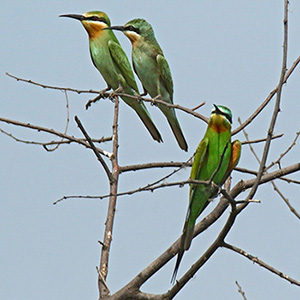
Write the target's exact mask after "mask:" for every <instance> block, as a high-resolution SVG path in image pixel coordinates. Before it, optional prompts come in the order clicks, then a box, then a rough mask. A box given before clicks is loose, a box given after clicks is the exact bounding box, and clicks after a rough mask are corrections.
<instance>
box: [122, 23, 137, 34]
mask: <svg viewBox="0 0 300 300" xmlns="http://www.w3.org/2000/svg"><path fill="white" fill-rule="evenodd" d="M125 30H128V31H134V32H136V33H138V34H140V30H139V29H138V28H135V27H133V26H132V25H129V26H126V27H125Z"/></svg>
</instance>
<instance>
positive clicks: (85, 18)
mask: <svg viewBox="0 0 300 300" xmlns="http://www.w3.org/2000/svg"><path fill="white" fill-rule="evenodd" d="M60 17H68V18H73V19H76V20H79V21H80V22H81V24H82V25H83V27H84V28H85V30H86V31H87V33H88V36H89V46H90V54H91V58H92V61H93V64H94V65H95V67H96V68H97V69H98V71H99V72H100V73H101V75H102V76H103V78H104V80H105V81H106V83H107V89H106V90H110V89H111V88H112V89H113V90H116V89H117V88H118V87H122V89H123V92H124V93H125V94H129V95H132V96H138V95H139V91H138V87H137V84H136V81H135V79H134V74H133V71H132V68H131V66H130V63H129V60H128V58H127V56H126V54H125V52H124V50H123V49H122V47H121V45H120V43H119V41H118V40H117V38H116V36H115V34H114V33H113V32H112V31H111V30H103V29H105V28H107V27H109V26H110V25H111V24H110V20H109V18H108V16H107V15H106V14H105V13H104V12H102V11H91V12H87V13H85V14H83V15H76V14H67V15H60ZM121 98H122V99H123V100H124V101H125V103H126V104H128V105H129V106H130V107H131V108H133V109H134V110H135V111H136V113H137V114H138V116H139V117H140V119H141V120H142V122H143V123H144V125H145V126H146V128H147V129H148V131H149V133H150V134H151V136H152V137H153V139H154V140H156V141H157V142H162V138H161V135H160V133H159V131H158V130H157V128H156V127H155V125H154V123H153V121H152V119H151V117H150V115H149V112H148V110H147V108H146V106H145V104H144V103H143V102H142V101H137V100H135V99H132V98H129V97H125V96H122V97H121Z"/></svg>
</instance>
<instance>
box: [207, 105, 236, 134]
mask: <svg viewBox="0 0 300 300" xmlns="http://www.w3.org/2000/svg"><path fill="white" fill-rule="evenodd" d="M231 124H232V113H231V110H230V109H229V108H227V107H225V106H222V105H216V104H214V108H213V109H212V111H211V115H210V119H209V126H211V127H212V128H213V129H214V130H215V131H216V132H218V133H221V132H223V131H227V130H230V129H231Z"/></svg>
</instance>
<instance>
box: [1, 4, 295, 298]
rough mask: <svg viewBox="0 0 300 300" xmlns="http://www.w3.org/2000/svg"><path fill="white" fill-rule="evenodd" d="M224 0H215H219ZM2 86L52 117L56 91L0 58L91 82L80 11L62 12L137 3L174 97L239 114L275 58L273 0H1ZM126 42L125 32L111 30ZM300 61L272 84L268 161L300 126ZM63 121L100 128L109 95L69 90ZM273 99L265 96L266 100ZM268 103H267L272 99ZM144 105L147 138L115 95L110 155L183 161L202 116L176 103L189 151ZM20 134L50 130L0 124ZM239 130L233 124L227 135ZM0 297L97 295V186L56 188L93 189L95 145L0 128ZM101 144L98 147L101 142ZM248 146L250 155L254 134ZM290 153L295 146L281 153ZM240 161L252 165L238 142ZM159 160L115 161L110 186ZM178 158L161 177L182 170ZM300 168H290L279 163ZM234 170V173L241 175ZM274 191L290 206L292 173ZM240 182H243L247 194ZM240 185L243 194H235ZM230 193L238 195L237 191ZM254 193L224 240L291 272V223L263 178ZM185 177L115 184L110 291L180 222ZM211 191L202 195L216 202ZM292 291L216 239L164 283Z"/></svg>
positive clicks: (197, 290)
mask: <svg viewBox="0 0 300 300" xmlns="http://www.w3.org/2000/svg"><path fill="white" fill-rule="evenodd" d="M225 2H226V3H225ZM1 7H2V14H1V18H0V26H1V29H2V30H1V32H2V34H1V41H2V42H1V44H0V54H1V57H2V60H1V65H0V88H1V101H0V108H1V109H0V111H1V117H6V118H11V119H16V120H20V121H23V122H30V123H32V124H38V125H41V126H45V127H50V128H54V129H56V130H59V131H63V130H64V126H65V119H66V109H65V97H64V94H63V93H61V92H58V91H52V90H44V89H41V88H39V87H34V86H32V85H28V84H25V83H20V82H16V81H15V80H13V79H11V78H9V77H7V76H6V75H5V72H9V73H12V74H14V75H17V76H20V77H23V78H27V79H32V80H35V81H38V82H41V83H45V84H49V85H58V86H64V87H73V88H78V89H96V90H100V89H103V88H105V87H106V84H105V83H104V81H103V79H102V78H101V76H100V74H98V72H97V70H96V69H95V68H94V66H93V65H92V63H91V61H90V57H89V52H88V43H87V35H86V32H85V31H84V29H83V28H82V26H81V25H80V23H79V22H78V21H75V20H71V19H60V18H58V16H59V15H60V14H66V13H84V12H86V11H90V10H103V11H105V12H106V13H107V14H108V15H109V17H110V18H111V22H112V24H114V25H122V24H124V23H125V22H126V21H128V20H130V19H133V18H136V17H141V18H145V19H146V20H148V21H149V22H150V23H151V24H152V25H153V27H154V30H155V34H156V37H157V39H158V41H159V43H160V45H161V47H162V48H163V50H164V53H165V57H166V58H167V60H168V62H169V64H170V67H171V70H172V74H173V80H174V88H175V94H174V102H175V103H178V104H181V105H184V106H187V107H190V108H192V107H195V106H197V105H198V104H200V103H201V102H202V101H206V105H205V106H204V107H203V108H201V109H200V110H199V112H200V113H202V114H204V115H206V116H209V113H210V110H211V107H212V104H213V103H216V104H222V105H226V106H228V107H230V108H231V110H232V112H233V122H234V124H233V127H234V128H235V127H236V126H237V124H238V123H237V118H238V117H241V119H242V120H245V119H246V118H247V117H248V116H249V115H250V114H251V113H252V111H254V110H255V109H256V107H257V106H258V105H259V104H260V103H261V102H262V101H263V100H264V99H265V97H266V96H267V95H268V94H269V92H270V91H271V90H272V89H273V88H274V87H275V86H276V85H277V82H278V80H279V73H280V69H281V63H282V62H281V59H282V40H283V25H282V24H283V23H282V20H283V1H279V0H276V1H274V0H265V1H258V0H252V1H235V0H234V1H185V2H183V1H170V0H166V1H148V0H145V1H78V0H75V1H74V0H73V1H69V0H67V1H36V0H34V1H7V0H4V1H2V4H1ZM289 21H290V22H289V49H288V50H289V54H288V66H291V64H292V62H293V61H294V60H295V59H296V58H297V57H298V56H299V55H300V40H299V32H300V3H299V1H295V0H292V1H290V15H289ZM117 37H118V38H119V40H120V42H121V44H122V46H123V47H124V49H125V50H126V52H127V53H128V55H129V56H130V43H129V41H128V39H127V38H125V37H124V36H123V35H122V33H120V32H118V33H117ZM299 80H300V72H299V69H297V70H296V71H295V73H294V74H293V75H292V77H291V78H290V80H289V82H288V84H287V85H286V86H285V87H284V91H283V99H282V105H281V109H282V112H281V113H280V115H279V119H278V124H277V126H276V129H275V132H276V133H285V135H284V137H283V138H282V139H281V140H277V141H274V142H273V143H272V150H271V156H270V158H269V160H268V162H269V163H270V162H272V161H274V160H276V159H277V158H278V156H279V155H280V153H282V152H283V151H284V150H285V149H286V147H287V145H289V144H290V143H291V142H292V140H293V138H294V137H295V132H296V131H299V127H300V121H299V109H300V106H299V94H300V89H299ZM68 95H69V101H70V118H71V120H70V129H69V134H71V135H74V136H77V137H81V133H80V132H79V130H78V129H77V127H76V125H75V123H74V115H78V116H79V118H80V119H81V120H82V122H83V124H84V125H85V127H86V129H87V130H88V131H89V133H90V135H92V136H93V137H101V136H103V135H104V136H108V135H110V133H111V118H112V114H113V105H112V103H111V102H109V101H101V102H99V103H98V104H95V105H93V107H92V108H91V109H90V110H89V111H85V108H84V105H85V103H86V102H87V100H89V99H90V98H92V96H89V95H77V94H71V93H69V94H68ZM273 103H274V102H273ZM272 105H273V104H272ZM148 107H149V111H150V113H151V115H152V117H153V119H154V121H155V123H156V124H157V127H158V128H159V130H160V132H161V133H162V135H163V139H164V144H158V143H155V142H154V141H153V140H152V139H151V137H150V136H149V134H148V133H147V132H146V130H145V129H144V128H143V126H142V125H141V123H140V121H139V119H138V118H136V116H135V114H134V113H133V112H132V111H131V109H130V108H129V107H127V106H126V105H125V104H124V103H123V102H122V103H121V108H120V130H119V134H120V149H119V150H120V158H119V162H120V164H121V165H127V164H135V163H142V162H152V161H184V160H187V159H188V158H189V157H190V156H191V155H192V154H193V152H194V151H195V149H196V146H197V144H198V143H199V141H200V140H201V138H202V136H203V134H204V132H205V128H206V125H205V124H204V123H203V122H202V121H201V120H198V119H196V118H193V117H191V116H189V115H187V114H185V113H183V112H178V113H177V114H178V118H179V120H180V123H181V125H182V129H183V131H184V133H185V136H186V139H187V141H188V144H189V151H188V153H185V152H183V151H181V150H180V149H179V147H178V146H177V143H176V141H175V139H174V137H173V135H172V134H171V131H170V129H169V127H168V124H167V122H166V121H165V119H164V117H163V116H162V114H161V112H160V111H159V110H158V109H156V108H154V107H151V106H148ZM271 113H272V107H271V106H270V107H269V108H268V109H266V111H265V112H263V113H262V115H261V116H260V117H259V118H257V120H255V122H254V123H253V125H252V126H251V127H250V128H248V129H247V131H248V133H249V135H250V138H252V139H254V138H263V137H265V136H266V131H267V128H268V126H269V120H270V115H271ZM0 128H2V129H4V130H6V131H8V132H10V133H13V134H14V135H16V136H17V137H19V138H24V139H29V140H32V139H34V140H41V141H48V140H53V139H54V137H52V136H49V135H44V134H41V133H40V134H38V133H35V132H29V131H26V130H24V129H20V128H15V127H13V126H8V125H6V124H2V123H1V124H0ZM237 137H238V138H239V139H241V140H244V137H243V135H242V134H241V133H240V134H238V136H237ZM0 144H1V152H0V153H1V155H0V166H1V167H0V170H1V172H0V182H1V194H0V243H1V247H0V268H1V272H0V282H1V285H0V298H1V299H10V300H19V299H31V300H35V299H45V300H48V299H55V300H60V299H61V300H65V299H72V300H77V299H78V300H79V299H97V297H98V289H97V274H96V265H98V263H99V245H98V243H97V241H98V240H102V238H103V228H104V222H105V217H106V210H107V200H101V201H98V200H67V201H65V202H62V203H60V204H58V205H56V206H54V205H53V204H52V203H53V202H54V201H55V200H57V199H58V198H60V197H62V196H64V195H103V194H107V192H108V184H107V181H106V177H105V174H104V172H103V169H102V168H101V166H100V164H99V163H98V162H97V160H96V158H95V156H94V155H93V153H92V152H91V151H89V150H86V149H84V148H83V147H79V146H78V145H68V146H61V147H60V148H59V149H58V150H57V151H55V152H53V153H48V152H46V151H45V150H43V148H42V147H39V146H33V145H24V144H20V143H16V142H15V141H13V140H12V139H10V138H9V137H7V136H5V135H3V134H0ZM110 147H111V146H110V144H109V143H107V144H104V145H103V148H104V149H105V150H108V151H110V149H111V148H110ZM255 149H256V150H257V152H258V154H260V155H261V150H262V145H256V146H255ZM295 162H299V146H297V147H296V148H294V149H293V151H292V152H291V153H290V154H289V155H288V156H287V157H286V158H285V159H284V160H283V161H282V164H283V166H284V167H285V166H288V165H290V164H293V163H295ZM239 165H240V166H241V167H245V168H250V169H254V170H255V169H257V163H256V161H255V159H254V158H253V156H252V155H251V153H250V152H249V150H248V148H247V147H244V148H243V154H242V158H241V161H240V164H239ZM169 171H170V170H155V171H153V170H152V171H141V172H135V173H132V174H124V175H122V176H121V179H120V188H119V190H120V191H126V190H130V189H133V188H136V187H139V186H142V185H145V184H147V183H149V182H152V181H153V180H155V179H156V178H158V177H159V176H163V175H164V174H166V173H168V172H169ZM188 176H189V170H188V169H187V170H184V171H181V172H180V173H179V174H177V175H175V176H174V177H173V178H172V179H170V181H178V180H185V179H187V178H188ZM291 177H292V178H294V179H297V180H300V176H299V174H296V175H293V176H291ZM248 178H251V177H250V176H245V175H244V174H240V173H237V172H234V173H233V181H234V182H237V181H239V180H240V179H248ZM278 185H279V186H280V188H281V191H282V192H283V193H284V195H285V196H286V197H287V198H288V199H289V200H290V202H291V203H292V205H294V206H295V207H296V208H297V209H298V211H300V204H299V186H295V185H293V184H286V183H282V182H279V183H278ZM245 195H246V194H245ZM240 197H241V196H240ZM239 199H240V200H241V198H239ZM256 199H259V200H261V204H253V205H250V206H248V208H247V209H246V210H245V211H244V212H243V213H242V214H241V215H240V216H239V218H238V219H237V221H236V224H235V226H234V228H233V230H232V231H231V232H230V234H229V236H228V238H227V241H228V242H229V243H232V244H234V245H236V246H238V247H240V248H243V249H244V250H245V251H248V252H250V253H251V254H253V255H256V256H258V257H259V258H260V259H262V260H264V261H266V262H267V263H269V264H270V265H272V266H274V267H275V268H278V269H279V270H280V271H282V272H284V273H286V274H287V275H289V276H291V277H294V278H296V279H298V280H300V263H299V247H300V234H299V230H300V224H299V220H298V219H297V218H296V217H295V216H294V215H292V214H291V213H290V212H289V210H288V208H287V207H286V205H285V204H284V203H283V201H282V200H281V199H280V198H279V196H278V195H277V194H275V193H274V191H273V188H272V186H271V184H267V185H265V186H262V187H261V188H260V189H259V191H258V193H257V194H256ZM187 203H188V187H184V188H181V189H179V188H176V187H175V188H168V189H164V190H159V191H156V192H155V193H151V194H150V193H140V194H137V195H134V196H124V197H121V198H119V200H118V205H117V213H116V222H115V227H114V234H113V243H112V251H111V257H110V266H109V276H108V285H109V287H110V289H111V291H112V292H115V291H117V290H118V289H119V288H121V287H122V286H123V285H124V284H126V283H127V282H128V281H129V280H130V279H131V278H132V277H133V276H135V275H136V274H137V273H138V272H139V271H140V270H141V269H143V268H144V267H146V266H147V265H148V264H149V263H150V262H152V261H153V260H154V259H155V258H156V257H157V256H158V255H159V254H161V253H162V252H163V251H164V250H166V249H167V247H168V246H169V245H170V244H171V243H172V242H173V241H174V240H176V239H177V238H178V237H179V235H180V233H181V230H182V226H183V222H184V218H185V214H186V209H187ZM216 203H217V200H215V201H214V203H213V204H212V205H210V207H209V208H208V212H209V211H210V210H211V209H212V208H213V207H214V206H215V204H216ZM227 215H228V212H226V214H225V215H224V216H223V217H222V218H221V220H219V221H218V222H217V223H216V224H215V225H214V226H213V227H212V228H210V229H209V230H208V231H207V232H205V233H203V234H202V235H200V236H198V237H197V238H196V239H195V240H194V241H193V244H192V247H191V249H190V250H189V251H188V252H187V253H186V254H185V256H184V258H183V261H182V265H181V268H180V270H179V276H181V275H182V274H183V273H184V272H185V271H186V270H187V269H188V267H189V266H190V264H191V263H192V262H193V261H195V260H196V258H197V257H199V256H200V255H201V254H202V253H203V251H205V249H206V248H207V247H208V245H209V244H210V242H211V241H213V240H214V239H215V237H216V235H217V234H218V232H219V230H220V229H221V228H222V225H223V224H224V222H225V220H226V216H227ZM174 263H175V262H174V259H173V260H172V261H171V262H170V263H169V264H168V265H167V266H166V267H165V268H163V269H162V270H161V271H160V272H159V273H158V274H157V275H156V276H155V277H154V278H153V279H151V280H150V281H149V282H147V283H146V284H145V286H144V287H143V291H146V292H149V293H162V292H165V291H166V290H168V289H169V288H170V278H171V274H172V271H173V267H174ZM236 280H237V281H238V282H239V283H240V284H241V286H242V287H243V289H244V291H245V292H246V296H247V298H248V299H249V300H250V299H255V300H265V299H272V300H274V299H289V300H296V299H299V295H300V289H299V287H296V286H293V285H291V284H289V283H288V282H287V281H284V280H282V279H280V278H278V277H277V276H275V275H273V274H271V273H269V272H267V271H266V270H264V269H262V268H261V267H259V266H257V265H253V263H251V262H250V261H248V260H246V259H245V258H243V257H241V256H238V255H237V254H235V253H232V252H230V251H229V250H225V249H221V250H219V251H217V253H216V254H215V255H213V257H212V258H211V259H210V261H209V262H208V263H207V264H206V265H205V266H204V267H203V268H202V269H201V270H200V271H199V272H198V273H197V275H196V276H195V278H193V279H192V280H191V281H190V282H189V283H188V284H187V286H186V287H185V288H184V289H183V290H182V291H181V292H180V293H179V294H178V295H177V296H176V298H175V299H176V300H183V299H200V298H201V299H236V300H239V299H242V297H241V295H240V294H239V293H238V292H237V287H236V285H235V281H236Z"/></svg>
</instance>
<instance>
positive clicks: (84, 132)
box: [75, 116, 114, 183]
mask: <svg viewBox="0 0 300 300" xmlns="http://www.w3.org/2000/svg"><path fill="white" fill-rule="evenodd" d="M75 121H76V123H77V125H78V127H79V129H80V130H81V132H82V133H83V135H84V137H85V138H86V140H87V141H88V143H89V144H90V146H91V149H92V150H93V152H94V154H95V155H96V157H97V159H98V161H99V162H100V163H101V165H102V167H103V169H104V171H105V173H106V175H107V177H108V180H109V182H110V183H111V182H113V180H114V178H113V176H112V173H111V172H110V170H109V168H108V166H107V164H106V162H105V161H104V159H103V158H102V156H101V155H100V153H99V152H98V151H97V148H96V146H95V145H94V143H93V141H92V139H91V138H90V136H89V135H88V133H87V132H86V130H85V129H84V127H83V125H82V123H81V122H80V120H79V118H78V117H77V116H75Z"/></svg>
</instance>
